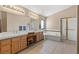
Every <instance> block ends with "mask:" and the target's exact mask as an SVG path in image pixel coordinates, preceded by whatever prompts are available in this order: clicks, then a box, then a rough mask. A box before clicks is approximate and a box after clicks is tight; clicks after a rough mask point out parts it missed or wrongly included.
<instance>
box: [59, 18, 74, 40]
mask: <svg viewBox="0 0 79 59" xmlns="http://www.w3.org/2000/svg"><path fill="white" fill-rule="evenodd" d="M69 18H74V17H64V18H60V32H61V41H63V39H62V37H63V32H62V29H63V26H62V24H63V23H62V21H63V19H66V40H68V19H69Z"/></svg>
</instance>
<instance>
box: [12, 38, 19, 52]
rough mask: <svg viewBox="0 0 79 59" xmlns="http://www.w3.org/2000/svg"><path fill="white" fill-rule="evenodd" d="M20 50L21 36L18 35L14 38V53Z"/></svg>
mask: <svg viewBox="0 0 79 59" xmlns="http://www.w3.org/2000/svg"><path fill="white" fill-rule="evenodd" d="M18 51H20V38H19V37H16V38H13V39H12V53H16V52H18Z"/></svg>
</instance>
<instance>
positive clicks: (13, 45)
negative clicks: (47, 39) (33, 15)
mask: <svg viewBox="0 0 79 59" xmlns="http://www.w3.org/2000/svg"><path fill="white" fill-rule="evenodd" d="M43 39H44V36H43V32H42V31H34V32H33V31H29V32H21V33H19V32H18V33H0V54H15V53H18V52H20V51H22V50H23V49H27V48H28V47H30V44H32V45H34V44H35V43H37V42H39V41H41V40H43Z"/></svg>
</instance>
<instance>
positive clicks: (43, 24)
mask: <svg viewBox="0 0 79 59" xmlns="http://www.w3.org/2000/svg"><path fill="white" fill-rule="evenodd" d="M41 29H45V20H41Z"/></svg>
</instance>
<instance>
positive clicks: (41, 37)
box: [40, 32, 44, 40]
mask: <svg viewBox="0 0 79 59" xmlns="http://www.w3.org/2000/svg"><path fill="white" fill-rule="evenodd" d="M43 39H44V35H43V32H40V40H43Z"/></svg>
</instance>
